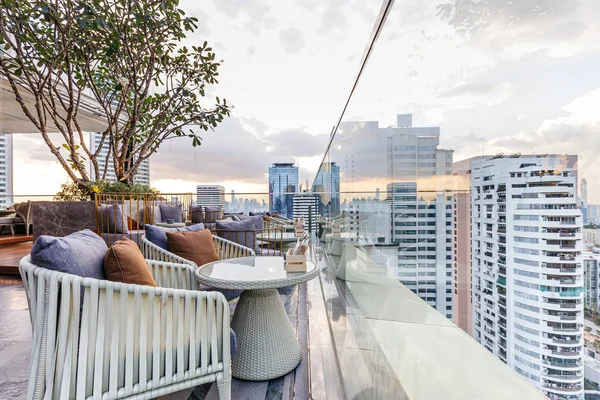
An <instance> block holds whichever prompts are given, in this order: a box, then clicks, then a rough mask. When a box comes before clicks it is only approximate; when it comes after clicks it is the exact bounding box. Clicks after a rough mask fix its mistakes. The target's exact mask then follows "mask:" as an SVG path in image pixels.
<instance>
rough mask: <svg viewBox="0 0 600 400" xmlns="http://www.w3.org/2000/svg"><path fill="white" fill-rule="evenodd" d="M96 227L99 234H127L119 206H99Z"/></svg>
mask: <svg viewBox="0 0 600 400" xmlns="http://www.w3.org/2000/svg"><path fill="white" fill-rule="evenodd" d="M98 211H99V213H98V218H99V219H100V220H99V221H98V225H99V227H100V231H101V232H105V233H128V232H129V230H128V228H127V222H126V220H125V215H124V214H123V208H122V207H121V205H120V204H100V209H99V210H98Z"/></svg>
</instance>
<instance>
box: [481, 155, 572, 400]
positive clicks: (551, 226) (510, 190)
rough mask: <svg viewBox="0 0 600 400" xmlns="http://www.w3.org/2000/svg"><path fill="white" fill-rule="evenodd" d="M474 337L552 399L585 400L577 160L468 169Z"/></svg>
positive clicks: (501, 162) (531, 160) (513, 159)
mask: <svg viewBox="0 0 600 400" xmlns="http://www.w3.org/2000/svg"><path fill="white" fill-rule="evenodd" d="M471 193H472V202H471V205H472V224H471V231H472V246H471V247H472V249H473V251H472V285H473V337H474V338H475V339H476V340H477V341H479V342H480V343H481V344H482V345H484V346H485V348H486V349H487V350H488V351H490V352H491V353H493V354H494V355H496V356H498V357H499V358H500V359H501V360H502V361H503V362H504V363H506V364H508V365H509V366H510V367H511V368H513V369H514V370H515V371H516V372H518V373H519V374H520V375H522V376H523V377H525V378H526V379H527V380H528V381H529V382H530V383H531V384H533V385H534V386H536V387H537V388H538V389H539V390H541V391H542V392H543V393H544V394H546V395H547V396H548V397H549V398H551V399H561V400H571V399H572V400H575V399H583V351H584V342H583V321H584V316H583V306H584V304H583V297H584V294H583V286H584V279H583V275H584V273H583V266H582V264H583V255H582V251H583V236H582V228H583V220H582V214H581V211H580V210H579V208H578V204H577V203H578V201H577V157H576V156H564V155H543V156H519V155H514V156H510V157H502V156H497V157H492V158H489V159H477V160H474V161H473V162H472V170H471Z"/></svg>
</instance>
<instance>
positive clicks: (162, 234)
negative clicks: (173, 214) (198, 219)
mask: <svg viewBox="0 0 600 400" xmlns="http://www.w3.org/2000/svg"><path fill="white" fill-rule="evenodd" d="M144 229H145V230H146V239H148V240H149V241H150V242H152V243H154V244H155V245H157V246H158V247H160V248H161V249H165V250H169V242H168V240H167V232H192V231H199V230H202V229H204V224H195V225H190V226H184V227H183V228H163V227H162V226H156V225H149V224H146V225H144Z"/></svg>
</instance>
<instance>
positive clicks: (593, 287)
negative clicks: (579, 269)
mask: <svg viewBox="0 0 600 400" xmlns="http://www.w3.org/2000/svg"><path fill="white" fill-rule="evenodd" d="M599 274H600V253H597V252H596V253H594V252H591V251H584V252H583V278H584V282H585V286H584V288H585V291H584V292H585V306H586V307H588V308H592V309H594V310H597V309H598V306H599V304H600V290H599V286H600V279H599Z"/></svg>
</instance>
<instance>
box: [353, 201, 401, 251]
mask: <svg viewBox="0 0 600 400" xmlns="http://www.w3.org/2000/svg"><path fill="white" fill-rule="evenodd" d="M346 214H347V215H348V216H349V217H350V221H349V222H348V225H349V227H350V232H352V233H358V236H359V237H361V238H366V239H369V240H370V241H371V242H372V243H374V244H389V243H391V242H392V241H391V237H392V235H391V232H390V226H391V218H392V213H391V211H390V203H389V202H387V201H379V200H378V199H371V198H368V199H365V198H362V199H358V198H357V199H353V200H352V201H351V202H350V204H349V206H348V211H346V212H345V214H344V215H346Z"/></svg>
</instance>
